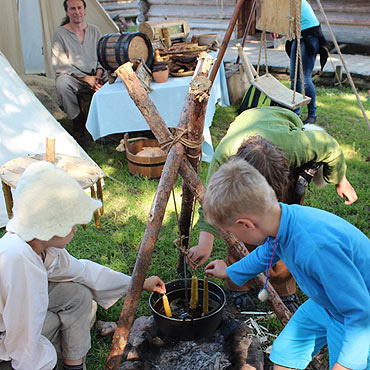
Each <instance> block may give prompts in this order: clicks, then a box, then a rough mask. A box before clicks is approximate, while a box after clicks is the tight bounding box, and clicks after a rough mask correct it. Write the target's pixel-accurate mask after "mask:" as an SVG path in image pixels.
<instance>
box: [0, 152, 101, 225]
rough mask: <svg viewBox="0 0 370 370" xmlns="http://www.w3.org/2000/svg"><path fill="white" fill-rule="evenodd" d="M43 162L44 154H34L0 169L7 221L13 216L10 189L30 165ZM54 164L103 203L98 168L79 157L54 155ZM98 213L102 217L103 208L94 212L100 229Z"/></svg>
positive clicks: (11, 161)
mask: <svg viewBox="0 0 370 370" xmlns="http://www.w3.org/2000/svg"><path fill="white" fill-rule="evenodd" d="M45 160H46V154H45V153H44V154H36V155H33V156H24V157H18V158H15V159H12V160H10V161H8V162H6V163H5V164H4V165H3V166H1V167H0V178H1V182H2V186H3V191H4V197H5V204H6V211H7V213H8V217H9V219H10V218H11V217H12V216H13V211H12V209H13V196H12V192H11V188H13V189H15V188H16V187H17V184H18V181H19V179H20V177H21V175H22V174H23V172H24V171H25V169H26V168H27V167H28V166H29V165H30V164H32V163H34V162H36V161H45ZM54 164H55V166H56V167H58V168H61V169H63V170H64V171H65V172H67V173H68V174H69V175H71V176H72V177H73V178H74V179H75V180H76V181H77V182H78V183H79V184H80V185H81V187H82V189H84V190H85V189H90V191H91V197H93V198H95V199H99V200H100V201H101V202H102V203H103V188H102V181H101V180H102V177H101V171H99V168H98V166H96V165H94V164H91V163H90V162H88V161H87V160H86V159H83V158H80V157H74V156H71V155H67V154H58V153H56V154H55V161H54ZM95 185H96V190H95ZM99 211H100V214H101V215H102V214H103V212H104V208H103V206H102V207H101V208H100V210H96V211H95V212H94V220H95V225H96V227H97V228H100V219H99Z"/></svg>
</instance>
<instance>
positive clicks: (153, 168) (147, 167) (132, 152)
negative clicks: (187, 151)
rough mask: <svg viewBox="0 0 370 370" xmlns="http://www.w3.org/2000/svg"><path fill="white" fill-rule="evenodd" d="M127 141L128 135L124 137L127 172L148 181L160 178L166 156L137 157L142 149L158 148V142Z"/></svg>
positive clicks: (147, 140) (154, 140)
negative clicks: (143, 177)
mask: <svg viewBox="0 0 370 370" xmlns="http://www.w3.org/2000/svg"><path fill="white" fill-rule="evenodd" d="M133 140H135V138H133V139H129V137H128V133H126V134H125V136H124V142H125V147H126V158H127V161H128V170H129V171H130V173H131V174H132V175H141V176H145V177H148V178H149V179H155V178H159V177H161V174H162V170H163V167H164V164H165V163H166V159H167V154H165V155H161V156H156V157H145V156H138V155H137V153H139V152H140V151H141V150H142V149H143V148H144V147H152V148H159V144H158V140H156V139H146V138H145V139H143V138H137V141H133Z"/></svg>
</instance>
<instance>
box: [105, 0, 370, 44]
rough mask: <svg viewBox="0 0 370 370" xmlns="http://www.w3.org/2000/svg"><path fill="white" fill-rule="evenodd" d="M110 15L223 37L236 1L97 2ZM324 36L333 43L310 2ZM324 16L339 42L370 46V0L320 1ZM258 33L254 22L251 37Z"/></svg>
mask: <svg viewBox="0 0 370 370" xmlns="http://www.w3.org/2000/svg"><path fill="white" fill-rule="evenodd" d="M98 1H99V2H100V4H101V5H102V6H103V7H104V9H105V10H106V11H107V12H108V14H109V15H110V16H111V17H112V18H114V17H115V16H116V15H120V16H121V17H124V18H126V19H127V18H128V19H132V20H135V21H136V20H137V21H138V22H142V21H144V20H150V21H157V20H162V19H165V18H167V19H176V18H184V19H186V20H187V21H188V23H189V25H190V29H191V34H200V33H220V34H221V35H222V36H223V35H224V33H225V31H226V28H227V26H228V24H229V21H230V18H231V15H232V12H233V10H234V7H235V3H236V0H98ZM309 2H310V3H311V6H312V8H313V9H314V11H315V14H316V15H317V17H318V18H319V20H320V22H321V24H322V28H323V31H324V34H325V36H326V37H327V39H328V40H331V37H330V35H329V32H328V30H327V27H326V24H325V20H324V17H323V16H322V14H321V12H320V9H319V7H318V4H317V0H309ZM321 3H322V6H323V8H324V11H325V14H326V15H327V17H328V19H329V23H330V25H331V27H332V29H333V31H334V34H335V37H336V39H337V41H338V42H339V43H350V44H360V45H366V46H370V0H351V1H348V0H321ZM251 4H252V0H246V2H245V4H244V6H243V11H242V14H241V15H240V17H239V20H238V26H237V29H236V30H235V32H234V34H233V37H234V38H237V37H242V34H243V30H244V28H245V24H246V22H247V19H248V14H249V10H250V8H251ZM254 32H255V29H254V23H253V24H252V27H251V32H250V33H251V34H253V33H254Z"/></svg>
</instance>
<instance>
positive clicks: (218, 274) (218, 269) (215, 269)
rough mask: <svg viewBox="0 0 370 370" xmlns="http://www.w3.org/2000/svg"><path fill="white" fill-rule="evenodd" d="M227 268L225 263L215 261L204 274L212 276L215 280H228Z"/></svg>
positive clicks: (207, 267)
mask: <svg viewBox="0 0 370 370" xmlns="http://www.w3.org/2000/svg"><path fill="white" fill-rule="evenodd" d="M226 267H227V265H226V262H225V261H223V260H214V261H212V262H210V263H209V264H208V265H207V266H206V268H205V269H204V272H205V273H206V274H207V275H210V276H212V277H215V278H219V279H226V278H227V277H228V276H227V274H226Z"/></svg>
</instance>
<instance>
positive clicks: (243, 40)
mask: <svg viewBox="0 0 370 370" xmlns="http://www.w3.org/2000/svg"><path fill="white" fill-rule="evenodd" d="M256 3H257V0H253V4H252V8H251V11H250V13H249V17H248V21H247V25H246V26H245V30H244V34H243V38H242V43H241V47H242V49H243V48H244V45H245V41H246V40H247V37H248V35H249V30H250V28H251V25H252V17H253V14H254V10H255V8H256ZM239 58H240V55H239V54H238V56H237V58H236V62H235V64H238V63H239Z"/></svg>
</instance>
